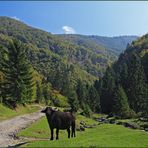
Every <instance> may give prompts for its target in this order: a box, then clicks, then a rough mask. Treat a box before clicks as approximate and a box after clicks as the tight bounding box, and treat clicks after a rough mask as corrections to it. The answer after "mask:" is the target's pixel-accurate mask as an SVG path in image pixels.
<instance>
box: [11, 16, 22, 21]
mask: <svg viewBox="0 0 148 148" xmlns="http://www.w3.org/2000/svg"><path fill="white" fill-rule="evenodd" d="M11 18H13V19H15V20H17V21H20V19H19V18H18V17H16V16H13V17H11Z"/></svg>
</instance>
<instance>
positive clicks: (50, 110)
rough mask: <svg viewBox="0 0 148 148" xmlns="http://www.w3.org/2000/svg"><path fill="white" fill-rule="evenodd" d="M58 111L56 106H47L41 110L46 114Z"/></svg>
mask: <svg viewBox="0 0 148 148" xmlns="http://www.w3.org/2000/svg"><path fill="white" fill-rule="evenodd" d="M55 111H57V110H56V109H55V108H52V107H46V108H45V109H43V110H42V111H41V113H45V114H48V115H50V114H51V113H53V112H55Z"/></svg>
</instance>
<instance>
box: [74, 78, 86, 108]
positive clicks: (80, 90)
mask: <svg viewBox="0 0 148 148" xmlns="http://www.w3.org/2000/svg"><path fill="white" fill-rule="evenodd" d="M76 93H77V96H78V100H79V103H80V106H84V105H85V103H87V89H86V85H85V84H84V83H83V82H82V81H81V80H78V83H77V89H76Z"/></svg>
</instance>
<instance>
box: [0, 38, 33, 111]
mask: <svg viewBox="0 0 148 148" xmlns="http://www.w3.org/2000/svg"><path fill="white" fill-rule="evenodd" d="M2 71H3V73H4V75H5V82H4V84H3V87H2V94H3V102H4V103H5V104H7V105H8V106H10V107H13V108H15V107H16V106H17V104H24V105H25V103H28V102H30V101H31V98H32V93H33V90H32V89H33V86H34V83H33V77H32V70H31V65H30V64H29V62H28V60H27V57H26V47H25V46H24V45H22V44H21V42H20V41H17V40H13V41H11V42H10V43H9V47H8V51H7V53H6V58H5V59H4V60H3V61H2Z"/></svg>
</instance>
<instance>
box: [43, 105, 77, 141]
mask: <svg viewBox="0 0 148 148" xmlns="http://www.w3.org/2000/svg"><path fill="white" fill-rule="evenodd" d="M41 112H42V113H45V114H46V117H47V121H48V124H49V127H50V130H51V138H50V140H53V139H54V137H53V135H54V128H56V139H59V136H58V135H59V130H60V129H62V130H64V129H67V132H68V138H70V127H71V131H72V133H71V137H75V116H74V115H73V114H72V113H71V112H61V111H56V110H54V109H52V108H51V107H46V108H45V109H44V110H42V111H41Z"/></svg>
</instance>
